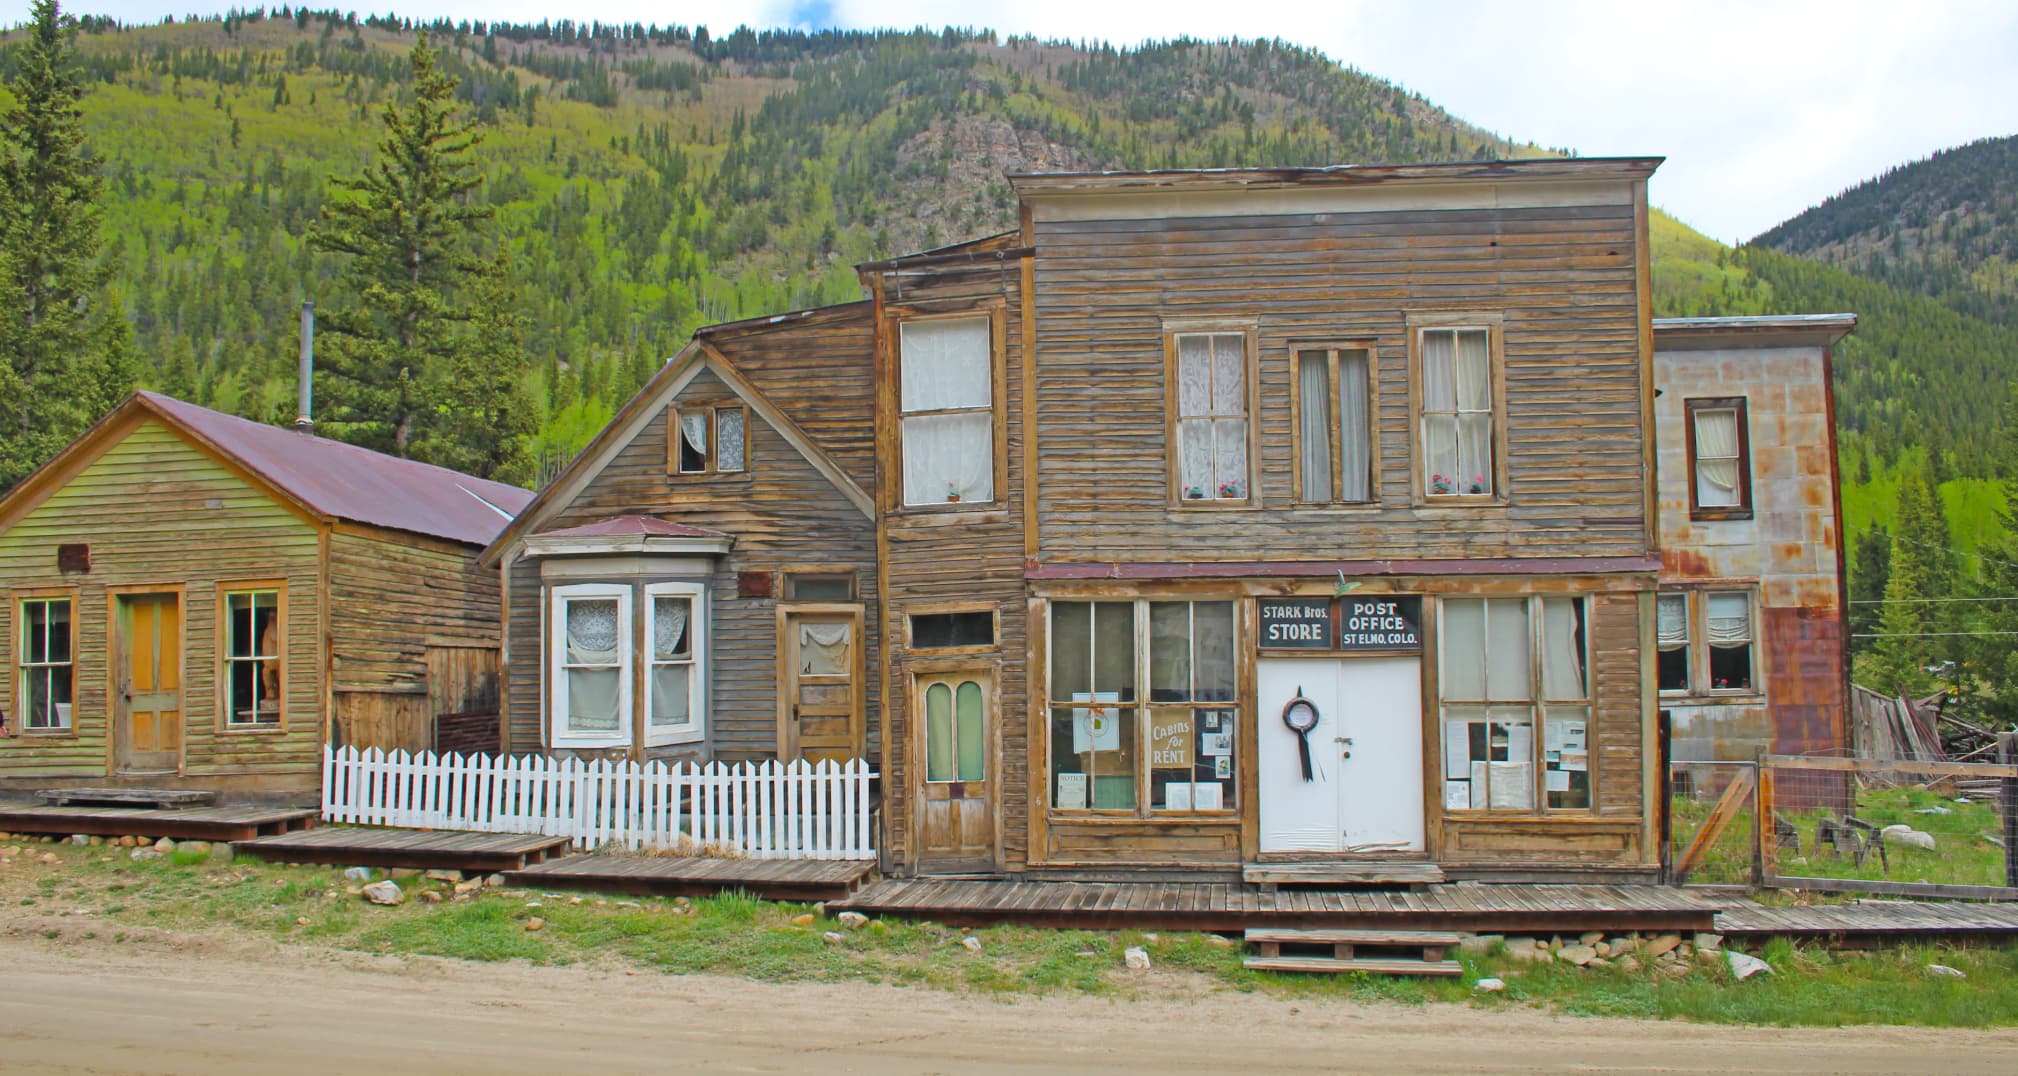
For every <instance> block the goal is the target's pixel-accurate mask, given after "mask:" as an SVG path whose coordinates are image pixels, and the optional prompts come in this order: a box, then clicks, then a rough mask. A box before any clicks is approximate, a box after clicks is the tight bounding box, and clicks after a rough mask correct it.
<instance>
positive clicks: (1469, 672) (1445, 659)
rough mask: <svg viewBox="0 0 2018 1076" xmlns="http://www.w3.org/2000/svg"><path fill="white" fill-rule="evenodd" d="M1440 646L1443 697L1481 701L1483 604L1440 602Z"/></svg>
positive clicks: (1458, 600) (1459, 600) (1454, 600)
mask: <svg viewBox="0 0 2018 1076" xmlns="http://www.w3.org/2000/svg"><path fill="white" fill-rule="evenodd" d="M1441 619H1442V623H1443V630H1442V637H1441V643H1440V645H1439V646H1438V647H1437V654H1438V657H1439V658H1440V659H1441V661H1442V668H1443V671H1442V686H1443V697H1444V698H1446V699H1483V698H1485V602H1483V601H1480V600H1478V599H1477V598H1451V599H1447V600H1445V601H1444V603H1443V606H1442V612H1441Z"/></svg>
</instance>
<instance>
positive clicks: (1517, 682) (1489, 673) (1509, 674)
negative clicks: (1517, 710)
mask: <svg viewBox="0 0 2018 1076" xmlns="http://www.w3.org/2000/svg"><path fill="white" fill-rule="evenodd" d="M1485 604H1486V614H1485V621H1486V626H1485V631H1486V697H1487V698H1489V699H1526V698H1531V697H1533V696H1532V692H1533V690H1534V688H1533V684H1532V682H1531V680H1530V677H1529V672H1528V668H1529V665H1528V651H1529V649H1530V647H1531V646H1532V645H1533V644H1532V643H1531V642H1530V640H1529V635H1528V603H1527V601H1526V600H1525V599H1522V598H1493V599H1490V600H1488V601H1487V602H1486V603H1485Z"/></svg>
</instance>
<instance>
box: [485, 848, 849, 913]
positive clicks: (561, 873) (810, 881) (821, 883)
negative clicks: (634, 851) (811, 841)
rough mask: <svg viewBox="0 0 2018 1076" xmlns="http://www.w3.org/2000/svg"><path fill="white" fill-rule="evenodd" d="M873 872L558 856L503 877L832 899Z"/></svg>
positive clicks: (843, 862) (816, 862) (835, 864)
mask: <svg viewBox="0 0 2018 1076" xmlns="http://www.w3.org/2000/svg"><path fill="white" fill-rule="evenodd" d="M875 872H876V861H875V860H873V859H708V858H703V857H699V856H627V855H619V854H610V855H576V856H562V857H561V858H559V859H553V860H549V861H547V862H545V863H540V864H537V865H534V866H528V867H526V868H524V869H523V870H515V871H511V872H509V873H507V874H506V875H505V880H506V881H508V882H510V883H511V884H513V885H523V886H535V887H542V888H548V889H587V890H593V891H595V892H599V893H628V894H632V895H635V896H652V897H676V896H678V897H704V896H713V895H715V894H717V893H724V892H728V891H730V890H735V889H740V890H742V891H744V892H746V893H749V894H750V895H751V896H755V897H761V898H763V899H765V900H794V901H823V900H825V901H833V900H840V899H841V898H843V897H846V896H848V895H849V894H851V893H853V892H855V890H856V889H858V888H860V887H861V885H862V883H863V882H864V881H865V880H867V879H868V878H869V876H870V875H872V874H874V873H875Z"/></svg>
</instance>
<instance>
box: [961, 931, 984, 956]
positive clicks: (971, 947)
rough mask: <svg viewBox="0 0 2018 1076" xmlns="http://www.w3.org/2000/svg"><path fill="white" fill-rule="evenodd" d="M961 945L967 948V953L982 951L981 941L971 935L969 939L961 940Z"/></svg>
mask: <svg viewBox="0 0 2018 1076" xmlns="http://www.w3.org/2000/svg"><path fill="white" fill-rule="evenodd" d="M960 944H961V945H964V946H966V947H967V951H968V952H970V953H978V952H980V951H981V939H979V938H976V937H974V936H973V935H971V934H970V935H968V936H967V937H964V938H961V939H960Z"/></svg>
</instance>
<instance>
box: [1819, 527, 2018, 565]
mask: <svg viewBox="0 0 2018 1076" xmlns="http://www.w3.org/2000/svg"><path fill="white" fill-rule="evenodd" d="M1849 527H1850V529H1851V530H1853V531H1858V532H1860V533H1863V534H1877V533H1881V532H1878V531H1874V530H1872V529H1871V528H1869V527H1859V526H1856V525H1855V524H1850V525H1849ZM1882 533H1883V534H1884V535H1885V537H1887V538H1890V539H1891V540H1892V541H1895V542H1904V543H1906V544H1907V545H1917V546H1919V547H1920V548H1922V549H1938V550H1940V551H1942V552H1944V553H1953V554H1955V555H1956V556H1958V557H1975V558H1976V559H1977V560H1980V561H1982V562H1983V563H1985V564H2001V565H2003V566H2004V567H2006V568H2018V564H2013V563H2012V562H2010V561H2008V560H1998V559H1997V558H1995V557H1986V556H1984V555H1983V554H1981V553H1965V552H1963V551H1962V550H1960V549H1956V548H1955V547H1954V546H1947V545H1941V544H1940V543H1938V542H1918V541H1914V540H1913V539H1911V538H1907V537H1904V536H1902V535H1897V534H1893V533H1892V532H1891V531H1884V532H1882Z"/></svg>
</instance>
